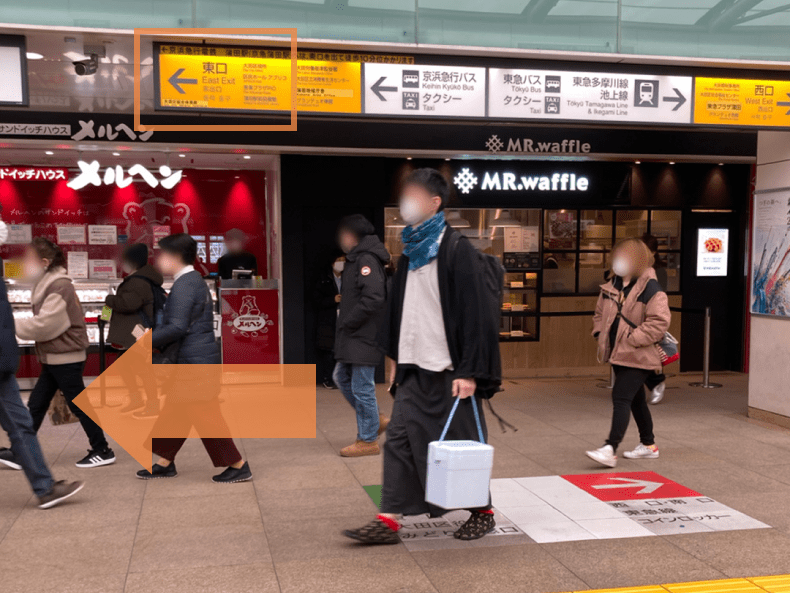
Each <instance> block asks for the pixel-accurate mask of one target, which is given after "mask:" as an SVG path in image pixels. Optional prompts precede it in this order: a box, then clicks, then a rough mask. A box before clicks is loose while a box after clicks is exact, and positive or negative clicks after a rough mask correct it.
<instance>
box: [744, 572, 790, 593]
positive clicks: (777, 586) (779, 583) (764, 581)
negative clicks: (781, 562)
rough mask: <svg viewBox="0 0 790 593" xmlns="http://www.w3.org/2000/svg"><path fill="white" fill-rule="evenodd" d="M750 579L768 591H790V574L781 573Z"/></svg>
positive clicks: (775, 592) (784, 592)
mask: <svg viewBox="0 0 790 593" xmlns="http://www.w3.org/2000/svg"><path fill="white" fill-rule="evenodd" d="M749 580H750V581H751V582H753V583H754V584H755V585H757V586H758V587H760V588H761V589H764V590H766V591H768V593H790V574H781V575H777V576H773V577H754V578H751V579H749Z"/></svg>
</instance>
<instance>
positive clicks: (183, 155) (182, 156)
mask: <svg viewBox="0 0 790 593" xmlns="http://www.w3.org/2000/svg"><path fill="white" fill-rule="evenodd" d="M178 156H180V157H181V158H182V159H183V158H184V157H185V156H186V155H185V154H179V155H178Z"/></svg>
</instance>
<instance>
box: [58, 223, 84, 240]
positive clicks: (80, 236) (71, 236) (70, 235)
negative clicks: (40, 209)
mask: <svg viewBox="0 0 790 593" xmlns="http://www.w3.org/2000/svg"><path fill="white" fill-rule="evenodd" d="M58 245H85V226H84V225H81V224H80V225H68V226H59V227H58Z"/></svg>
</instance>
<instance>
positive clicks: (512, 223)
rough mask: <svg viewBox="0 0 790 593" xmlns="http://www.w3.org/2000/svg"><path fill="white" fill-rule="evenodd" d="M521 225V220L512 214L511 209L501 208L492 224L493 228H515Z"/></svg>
mask: <svg viewBox="0 0 790 593" xmlns="http://www.w3.org/2000/svg"><path fill="white" fill-rule="evenodd" d="M515 227H519V228H520V227H521V222H520V221H518V220H516V219H515V218H513V217H512V216H510V211H509V210H500V211H499V214H497V216H496V218H494V222H493V224H492V225H491V228H494V229H495V228H515Z"/></svg>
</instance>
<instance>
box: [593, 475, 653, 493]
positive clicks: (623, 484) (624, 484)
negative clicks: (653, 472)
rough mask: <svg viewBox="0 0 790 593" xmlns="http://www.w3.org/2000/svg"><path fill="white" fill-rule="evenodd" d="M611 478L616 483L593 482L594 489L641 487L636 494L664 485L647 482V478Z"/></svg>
mask: <svg viewBox="0 0 790 593" xmlns="http://www.w3.org/2000/svg"><path fill="white" fill-rule="evenodd" d="M612 480H617V481H618V482H619V483H618V484H595V485H594V486H593V488H595V489H596V490H613V489H617V488H641V490H638V491H637V494H650V493H652V492H655V491H656V490H658V489H659V488H661V486H663V485H664V483H663V482H648V481H647V480H634V479H631V478H612Z"/></svg>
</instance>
